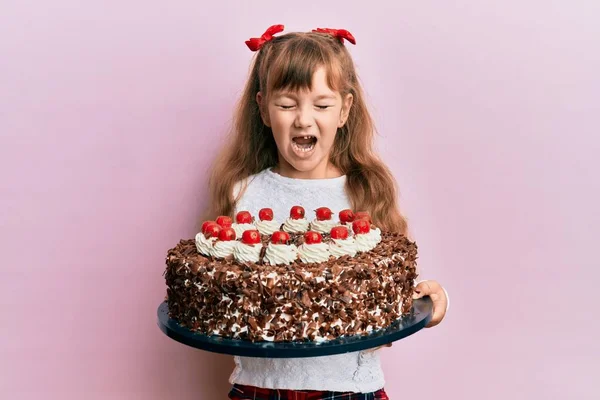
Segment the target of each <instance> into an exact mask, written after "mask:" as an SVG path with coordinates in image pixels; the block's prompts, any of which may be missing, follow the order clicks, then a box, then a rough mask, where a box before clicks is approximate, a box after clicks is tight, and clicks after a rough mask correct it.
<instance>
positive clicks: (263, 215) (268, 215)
mask: <svg viewBox="0 0 600 400" xmlns="http://www.w3.org/2000/svg"><path fill="white" fill-rule="evenodd" d="M258 219H259V220H258V221H256V222H255V225H256V229H258V231H259V232H260V234H261V235H265V236H267V235H272V234H273V233H274V232H275V231H277V230H279V227H280V226H281V224H280V223H278V222H277V221H276V220H275V219H274V216H273V210H272V209H271V208H261V209H260V211H259V212H258Z"/></svg>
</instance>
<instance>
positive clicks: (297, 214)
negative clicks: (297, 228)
mask: <svg viewBox="0 0 600 400" xmlns="http://www.w3.org/2000/svg"><path fill="white" fill-rule="evenodd" d="M290 218H291V219H302V218H304V208H302V207H300V206H294V207H292V209H291V210H290Z"/></svg>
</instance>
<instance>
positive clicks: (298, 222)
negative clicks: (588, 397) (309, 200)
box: [283, 206, 309, 233]
mask: <svg viewBox="0 0 600 400" xmlns="http://www.w3.org/2000/svg"><path fill="white" fill-rule="evenodd" d="M308 225H309V222H308V220H307V219H306V217H305V211H304V207H301V206H294V207H292V208H291V209H290V216H289V218H288V219H286V220H285V223H284V224H283V230H284V231H286V232H288V233H304V232H306V231H308Z"/></svg>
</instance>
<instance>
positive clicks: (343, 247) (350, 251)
mask: <svg viewBox="0 0 600 400" xmlns="http://www.w3.org/2000/svg"><path fill="white" fill-rule="evenodd" d="M331 240H332V241H331V243H329V252H330V253H331V255H332V256H335V257H336V258H337V257H341V256H345V255H349V256H351V257H354V256H355V255H356V251H357V250H356V241H355V240H354V238H353V237H348V238H347V239H331Z"/></svg>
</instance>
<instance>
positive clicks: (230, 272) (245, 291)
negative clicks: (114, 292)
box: [165, 206, 417, 342]
mask: <svg viewBox="0 0 600 400" xmlns="http://www.w3.org/2000/svg"><path fill="white" fill-rule="evenodd" d="M315 211H316V215H317V217H316V219H315V220H314V221H307V220H306V218H305V213H304V209H303V208H302V207H300V206H295V207H293V208H292V209H291V210H290V216H289V217H288V218H287V219H286V220H285V221H283V222H273V221H274V219H273V213H272V211H270V209H262V210H260V212H259V219H260V220H256V219H255V218H254V217H252V216H251V215H250V213H248V212H247V211H242V212H240V213H241V214H240V213H238V215H236V222H235V223H234V222H233V220H232V218H231V217H227V216H221V217H219V218H217V219H216V220H215V221H206V222H204V223H203V224H202V231H201V232H200V233H198V235H196V237H195V238H194V239H188V240H181V241H180V242H179V243H178V244H177V245H176V246H175V247H174V248H172V249H171V250H169V251H168V254H167V258H166V264H167V266H166V270H165V279H166V284H167V298H166V301H167V304H168V307H169V315H170V317H171V318H173V319H175V320H176V321H178V322H179V323H180V324H181V325H182V326H185V327H187V328H189V329H190V330H192V331H196V332H199V333H202V334H206V335H218V336H222V337H225V338H235V339H242V340H250V341H272V342H288V341H301V342H302V341H304V342H305V341H316V342H323V341H328V340H333V339H335V338H338V337H342V336H354V335H367V334H370V333H373V332H375V331H377V330H380V329H383V328H386V327H388V326H389V325H390V324H392V323H393V322H394V321H396V320H398V319H399V318H401V317H402V316H403V315H405V314H407V313H409V312H410V310H411V307H412V294H413V286H414V280H415V278H416V276H417V273H416V259H417V246H416V244H415V243H414V242H411V241H410V240H409V239H408V238H406V237H405V236H403V235H401V234H398V233H391V232H385V231H383V232H382V231H381V230H380V229H379V228H377V227H376V226H374V225H373V224H372V222H371V220H370V217H369V216H368V214H365V213H356V214H354V213H353V212H352V211H351V210H342V211H340V213H339V219H338V218H336V219H335V220H333V218H332V216H333V213H332V212H331V210H329V209H328V208H327V207H322V208H319V209H317V210H315ZM242 225H243V226H242ZM240 226H242V228H248V229H245V230H243V231H242V229H240ZM239 232H241V235H239V234H238V233H239Z"/></svg>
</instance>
